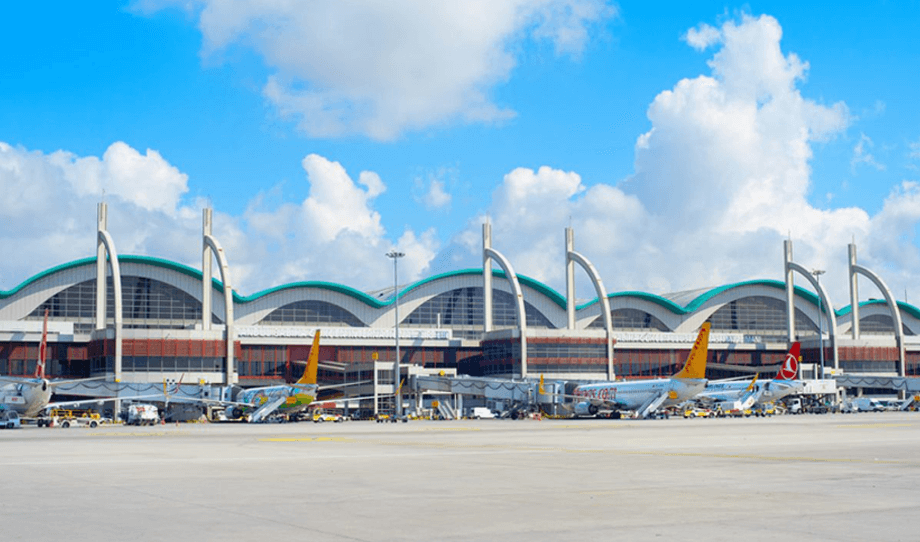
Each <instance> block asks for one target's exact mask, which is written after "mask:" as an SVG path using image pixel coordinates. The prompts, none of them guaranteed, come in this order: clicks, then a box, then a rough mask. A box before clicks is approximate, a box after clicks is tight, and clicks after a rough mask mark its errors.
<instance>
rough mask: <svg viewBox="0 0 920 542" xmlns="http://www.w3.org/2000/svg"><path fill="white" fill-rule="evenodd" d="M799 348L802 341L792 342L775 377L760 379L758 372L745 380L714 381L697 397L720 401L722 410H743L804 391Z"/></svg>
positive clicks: (701, 399) (705, 400) (712, 401)
mask: <svg viewBox="0 0 920 542" xmlns="http://www.w3.org/2000/svg"><path fill="white" fill-rule="evenodd" d="M800 352H801V345H800V344H799V343H798V342H794V343H792V347H791V348H790V349H789V352H787V353H786V359H785V360H783V364H782V366H781V367H780V369H779V372H777V373H776V376H774V377H773V379H772V380H770V379H767V380H758V379H757V377H756V376H755V377H754V378H753V379H746V380H725V381H713V382H709V383H708V384H707V385H706V389H704V390H703V391H701V392H700V394H699V395H697V396H696V397H695V399H696V400H699V401H701V402H704V403H713V404H718V405H720V406H721V407H722V409H723V410H744V409H747V408H751V407H752V406H755V405H758V404H761V403H768V402H771V401H777V400H779V399H782V398H783V397H786V396H787V395H790V394H793V393H796V392H797V391H801V390H802V388H803V387H804V384H803V383H802V381H801V380H798V379H797V377H798V372H799V362H800V361H801V356H800Z"/></svg>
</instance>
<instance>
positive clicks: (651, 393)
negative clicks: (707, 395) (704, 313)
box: [574, 322, 710, 418]
mask: <svg viewBox="0 0 920 542" xmlns="http://www.w3.org/2000/svg"><path fill="white" fill-rule="evenodd" d="M709 328H710V323H709V322H706V323H704V324H703V327H701V328H700V332H699V335H697V337H696V342H695V343H693V348H692V349H691V350H690V355H689V356H687V361H686V362H685V363H684V367H683V369H681V370H680V371H679V372H678V373H677V374H675V375H674V376H672V377H671V378H658V379H655V380H642V381H633V382H599V383H594V384H582V385H581V386H578V387H577V388H575V392H574V396H575V407H574V408H575V415H576V416H596V415H597V414H598V413H599V412H602V411H607V412H610V413H611V415H612V416H611V417H613V418H619V417H620V411H623V410H632V411H634V412H635V413H636V417H638V418H646V417H648V416H650V415H651V414H653V413H655V412H656V411H657V410H658V409H659V408H661V407H665V406H670V405H676V404H678V403H682V402H684V401H686V400H688V399H690V398H692V397H693V396H694V395H696V394H697V393H699V392H701V391H703V389H704V388H705V387H706V358H707V356H708V354H709Z"/></svg>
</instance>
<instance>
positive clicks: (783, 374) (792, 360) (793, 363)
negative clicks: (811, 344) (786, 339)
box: [773, 342, 802, 380]
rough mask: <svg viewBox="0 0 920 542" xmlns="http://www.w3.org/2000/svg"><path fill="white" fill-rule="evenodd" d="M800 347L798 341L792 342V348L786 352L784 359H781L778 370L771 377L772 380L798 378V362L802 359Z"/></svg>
mask: <svg viewBox="0 0 920 542" xmlns="http://www.w3.org/2000/svg"><path fill="white" fill-rule="evenodd" d="M801 348H802V345H800V344H799V343H798V342H794V343H792V348H790V349H789V352H788V353H787V354H786V359H785V360H783V365H782V367H780V368H779V372H778V373H776V376H775V377H774V378H773V379H774V380H795V379H796V378H798V374H799V362H800V361H802V356H801V355H800V352H801Z"/></svg>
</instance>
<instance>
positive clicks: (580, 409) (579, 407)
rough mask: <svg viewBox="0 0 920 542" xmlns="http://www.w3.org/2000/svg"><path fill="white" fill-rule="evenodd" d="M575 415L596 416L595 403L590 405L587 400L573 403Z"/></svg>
mask: <svg viewBox="0 0 920 542" xmlns="http://www.w3.org/2000/svg"><path fill="white" fill-rule="evenodd" d="M575 415H576V416H597V405H592V404H591V403H590V402H589V401H582V402H580V403H575Z"/></svg>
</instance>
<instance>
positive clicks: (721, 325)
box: [709, 296, 827, 337]
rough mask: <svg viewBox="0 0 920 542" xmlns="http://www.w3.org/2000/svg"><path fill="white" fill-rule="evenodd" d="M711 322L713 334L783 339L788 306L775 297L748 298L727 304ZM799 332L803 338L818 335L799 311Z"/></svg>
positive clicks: (797, 326)
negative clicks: (741, 334) (743, 334)
mask: <svg viewBox="0 0 920 542" xmlns="http://www.w3.org/2000/svg"><path fill="white" fill-rule="evenodd" d="M709 321H710V322H712V331H713V332H720V333H745V334H748V335H761V336H775V337H782V336H785V335H786V333H787V329H786V303H785V302H784V301H780V300H778V299H774V298H772V297H764V296H751V297H745V298H743V299H737V300H735V301H731V302H729V303H726V304H725V306H723V307H722V308H721V309H719V310H717V311H716V312H715V313H713V315H712V316H710V317H709ZM826 327H827V322H825V330H826ZM795 330H796V333H797V334H798V335H799V336H800V337H804V336H814V335H817V334H818V327H817V326H816V325H814V324H813V323H812V322H811V320H809V319H808V317H807V316H805V314H803V313H802V311H800V310H798V309H796V311H795Z"/></svg>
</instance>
